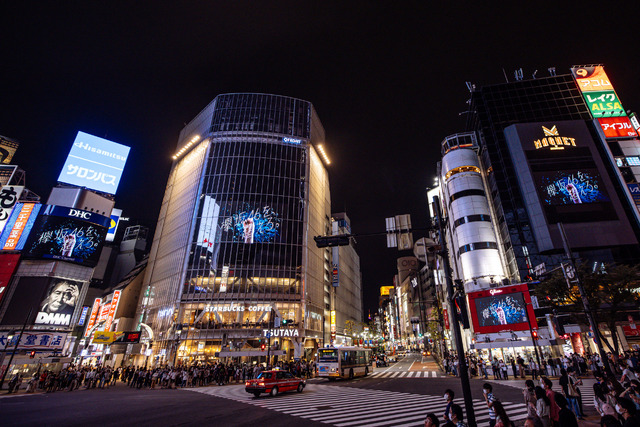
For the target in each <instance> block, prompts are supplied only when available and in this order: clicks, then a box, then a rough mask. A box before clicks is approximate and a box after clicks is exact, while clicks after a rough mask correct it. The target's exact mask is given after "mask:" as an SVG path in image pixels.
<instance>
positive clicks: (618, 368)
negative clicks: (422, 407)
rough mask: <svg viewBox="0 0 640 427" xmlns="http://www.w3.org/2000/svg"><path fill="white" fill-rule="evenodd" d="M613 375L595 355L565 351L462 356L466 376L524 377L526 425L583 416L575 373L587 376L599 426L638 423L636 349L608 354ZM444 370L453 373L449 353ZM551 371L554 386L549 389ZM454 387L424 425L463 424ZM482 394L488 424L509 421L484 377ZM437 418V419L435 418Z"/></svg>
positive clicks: (564, 423)
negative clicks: (538, 357) (538, 355)
mask: <svg viewBox="0 0 640 427" xmlns="http://www.w3.org/2000/svg"><path fill="white" fill-rule="evenodd" d="M608 358H609V362H610V366H611V367H612V369H613V374H614V376H613V377H607V376H606V375H605V373H604V364H603V362H602V360H601V359H600V357H598V355H587V356H581V355H577V354H571V355H566V356H565V357H562V358H546V360H543V361H541V363H540V365H538V364H537V363H536V362H535V361H534V360H529V363H525V360H524V359H523V358H521V357H520V356H517V357H516V358H513V359H509V360H508V361H507V362H506V363H505V361H503V360H502V359H498V358H494V359H493V360H491V361H488V360H483V359H481V358H478V357H475V356H474V355H468V356H467V357H466V362H467V365H468V369H469V376H471V377H473V376H479V377H481V378H488V377H489V375H493V379H495V380H507V379H509V376H511V377H512V378H514V379H518V378H527V377H531V379H527V380H526V381H525V388H524V390H523V396H524V404H525V405H526V408H527V418H526V420H525V424H524V425H525V426H526V427H577V426H578V425H579V424H578V420H581V419H584V417H585V412H584V409H583V400H582V392H581V390H580V387H581V386H584V385H583V381H582V379H581V377H583V376H593V378H595V379H596V382H595V384H594V385H593V390H594V395H595V397H594V402H593V403H594V406H595V409H596V411H597V412H598V415H599V417H600V425H601V426H603V427H621V426H623V427H640V363H639V361H640V357H639V354H638V352H636V351H631V352H625V353H624V354H622V355H620V356H618V357H612V356H611V355H608ZM443 365H444V368H445V371H446V372H447V373H449V374H451V375H459V370H458V369H459V367H458V362H457V357H456V355H455V354H451V355H449V356H448V357H447V358H445V359H444V360H443ZM550 377H557V385H558V386H559V391H555V390H554V389H553V385H554V382H553V381H555V379H554V380H553V381H552V379H551V378H550ZM454 396H455V394H454V392H453V391H452V390H450V389H447V390H446V391H445V394H444V398H445V400H446V406H445V407H444V411H443V414H442V416H441V417H438V416H436V415H435V414H432V413H431V414H428V415H427V418H426V419H425V426H440V425H443V426H445V427H454V426H455V427H465V426H466V423H465V422H464V419H463V411H462V408H461V407H460V406H459V405H457V404H455V403H454V401H453V399H454ZM483 397H484V400H485V404H486V405H487V407H488V413H489V418H490V423H489V425H490V426H491V427H494V426H497V427H510V426H512V425H513V423H512V422H511V420H510V419H509V416H508V414H507V411H506V410H505V408H504V406H503V405H502V403H501V402H500V400H499V399H498V398H497V397H496V396H495V395H494V394H493V387H492V385H491V384H490V383H485V384H484V385H483ZM441 420H442V421H441Z"/></svg>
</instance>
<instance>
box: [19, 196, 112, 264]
mask: <svg viewBox="0 0 640 427" xmlns="http://www.w3.org/2000/svg"><path fill="white" fill-rule="evenodd" d="M78 218H82V219H78ZM110 221H111V219H110V218H107V217H104V216H102V215H98V214H94V213H92V212H87V211H82V210H79V209H70V208H65V207H61V206H53V205H47V207H46V209H44V211H42V212H41V214H40V215H39V216H38V219H37V220H36V222H35V224H34V226H33V230H32V232H31V234H30V236H29V239H28V240H27V243H26V244H25V245H24V253H23V256H24V257H25V258H36V259H41V258H51V259H59V260H62V261H69V262H74V263H78V264H82V265H86V266H89V267H95V266H96V264H97V263H98V259H99V258H100V251H101V249H102V246H103V245H104V241H105V237H106V235H107V230H108V225H109V223H110Z"/></svg>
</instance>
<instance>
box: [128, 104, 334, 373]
mask: <svg viewBox="0 0 640 427" xmlns="http://www.w3.org/2000/svg"><path fill="white" fill-rule="evenodd" d="M323 140H324V130H323V128H322V124H321V123H320V121H319V119H318V117H317V114H316V112H315V110H314V108H313V106H312V105H311V103H309V102H307V101H303V100H299V99H294V98H289V97H284V96H277V95H265V94H225V95H219V96H218V97H216V98H215V99H214V100H213V101H212V102H211V103H210V104H209V105H208V106H207V107H206V108H205V109H204V110H203V111H202V112H201V113H200V114H198V116H196V117H195V118H194V119H193V120H192V121H191V122H190V123H189V124H188V125H187V126H186V127H185V128H184V129H183V131H182V132H181V134H180V138H179V142H178V146H177V153H176V155H175V156H174V164H173V167H172V170H171V173H170V176H169V180H168V183H167V188H166V191H165V197H164V200H163V203H162V207H161V212H160V216H159V218H158V225H157V229H156V234H155V237H154V241H153V245H152V249H151V253H150V258H149V267H148V268H147V272H146V276H145V283H144V287H145V291H144V297H143V298H142V300H141V304H140V307H139V320H140V322H142V323H145V324H147V325H149V326H150V327H151V329H152V330H153V332H154V345H153V353H154V356H155V357H156V359H155V361H156V362H163V361H166V362H170V363H171V362H172V359H173V360H176V359H177V360H183V361H185V362H192V361H196V360H197V361H209V360H211V359H214V358H217V357H224V356H227V355H229V353H230V352H233V354H234V355H238V356H246V357H252V356H257V355H260V351H261V345H262V344H263V343H264V344H266V343H267V341H268V339H267V336H268V334H269V331H270V330H272V329H274V327H275V328H277V327H278V324H277V322H278V321H280V322H281V325H282V326H280V328H278V331H277V332H276V333H271V335H273V338H271V340H270V341H271V344H272V349H273V352H272V353H271V354H276V355H282V356H285V357H286V358H290V357H305V356H308V355H309V354H311V353H312V352H315V350H314V349H316V348H317V347H318V346H319V345H320V346H321V345H322V337H323V330H324V329H325V326H326V325H323V321H324V320H325V319H326V317H328V316H325V311H326V310H327V308H328V307H326V304H325V288H326V287H327V286H328V285H329V277H328V275H327V274H326V270H327V268H328V267H327V264H328V263H327V260H325V258H326V256H325V252H326V251H325V250H320V249H317V248H316V247H315V244H314V243H309V242H313V239H312V238H311V237H312V236H315V235H324V234H328V233H327V232H328V231H329V229H330V194H329V180H328V175H327V171H326V169H325V166H324V164H323V163H322V161H321V159H320V157H319V156H318V153H317V152H316V148H315V145H316V144H317V143H320V142H322V141H323ZM276 336H277V338H276ZM264 354H265V355H266V352H265V353H264Z"/></svg>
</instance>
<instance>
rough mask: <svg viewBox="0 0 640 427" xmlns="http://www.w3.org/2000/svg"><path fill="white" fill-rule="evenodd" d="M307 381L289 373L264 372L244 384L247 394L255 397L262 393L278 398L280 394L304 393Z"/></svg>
mask: <svg viewBox="0 0 640 427" xmlns="http://www.w3.org/2000/svg"><path fill="white" fill-rule="evenodd" d="M306 384H307V383H306V381H305V380H303V379H302V378H298V377H294V376H293V375H291V372H287V371H264V372H261V373H260V374H259V375H258V377H257V378H256V379H253V380H249V381H247V382H246V383H245V384H244V389H245V391H246V392H247V393H252V394H253V395H254V396H255V397H258V396H260V393H267V394H270V395H271V396H277V395H278V393H282V392H285V391H293V390H296V391H297V392H298V393H302V390H304V386H305V385H306Z"/></svg>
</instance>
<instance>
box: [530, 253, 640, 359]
mask: <svg viewBox="0 0 640 427" xmlns="http://www.w3.org/2000/svg"><path fill="white" fill-rule="evenodd" d="M577 274H578V277H579V278H580V281H581V282H582V286H583V288H584V292H585V295H586V297H587V300H588V301H589V305H590V307H591V311H592V312H593V315H594V318H595V320H596V323H597V324H598V325H599V324H601V323H604V324H605V325H606V326H607V327H608V328H609V330H610V331H611V338H612V341H613V347H612V345H611V344H610V343H609V342H608V341H607V340H606V339H603V340H602V341H603V342H604V343H605V344H606V345H607V347H609V350H610V351H611V352H612V353H613V354H614V355H618V354H620V352H619V345H618V333H617V329H616V321H617V320H618V317H617V316H618V315H619V314H620V313H621V312H624V311H625V310H633V311H637V310H638V302H640V298H639V296H638V293H637V289H638V287H640V266H638V265H633V266H629V265H624V264H609V265H605V267H604V268H603V269H601V270H596V271H593V269H592V268H591V267H590V266H589V265H587V264H586V263H583V264H580V265H579V266H578V267H577ZM534 292H535V294H536V295H537V296H538V298H541V297H543V298H545V299H546V302H547V304H548V305H550V306H551V307H553V308H555V309H557V310H558V311H562V312H569V313H583V312H584V309H583V305H582V299H581V297H580V293H579V292H578V288H577V286H575V285H571V287H569V286H568V284H567V281H566V279H565V277H564V274H563V272H562V271H561V270H558V271H555V272H554V273H553V274H552V275H551V276H550V277H548V278H547V279H546V280H545V281H543V282H542V283H540V284H539V285H537V286H536V288H535V291H534ZM594 333H600V331H594ZM600 335H601V336H602V334H600Z"/></svg>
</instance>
